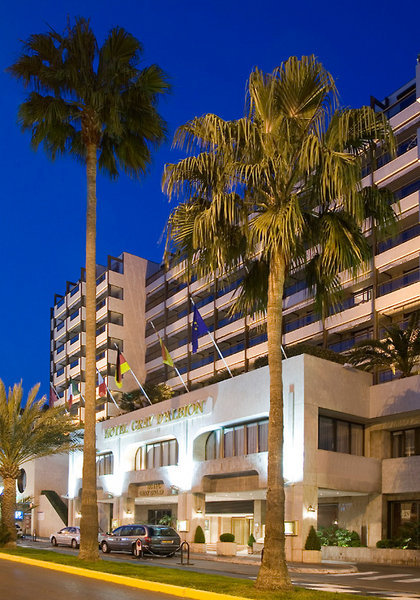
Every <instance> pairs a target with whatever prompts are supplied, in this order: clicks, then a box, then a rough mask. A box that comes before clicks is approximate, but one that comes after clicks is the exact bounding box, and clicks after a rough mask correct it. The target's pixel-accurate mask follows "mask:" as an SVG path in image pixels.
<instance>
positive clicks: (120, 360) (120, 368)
mask: <svg viewBox="0 0 420 600" xmlns="http://www.w3.org/2000/svg"><path fill="white" fill-rule="evenodd" d="M130 369H131V367H130V365H129V364H128V362H127V361H126V360H125V358H124V356H123V355H122V354H121V352H120V349H119V348H118V352H117V366H116V367H115V383H116V384H117V387H119V388H121V387H122V376H123V375H124V373H127V371H130Z"/></svg>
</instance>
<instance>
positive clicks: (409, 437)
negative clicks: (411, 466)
mask: <svg viewBox="0 0 420 600" xmlns="http://www.w3.org/2000/svg"><path fill="white" fill-rule="evenodd" d="M415 453H416V431H415V429H406V431H405V456H414V454H415Z"/></svg>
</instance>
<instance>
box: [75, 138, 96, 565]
mask: <svg viewBox="0 0 420 600" xmlns="http://www.w3.org/2000/svg"><path fill="white" fill-rule="evenodd" d="M96 152H97V149H96V145H95V144H88V145H87V159H86V177H87V216H86V387H85V432H84V444H83V489H82V507H81V512H82V518H81V521H80V552H79V558H82V559H84V560H97V559H98V555H99V552H98V504H97V494H96V433H95V424H96Z"/></svg>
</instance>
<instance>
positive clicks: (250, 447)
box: [246, 423, 258, 454]
mask: <svg viewBox="0 0 420 600" xmlns="http://www.w3.org/2000/svg"><path fill="white" fill-rule="evenodd" d="M246 433H247V454H254V453H255V452H258V446H257V434H258V425H257V424H256V423H250V424H249V425H247V428H246Z"/></svg>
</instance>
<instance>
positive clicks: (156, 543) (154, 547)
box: [99, 525, 181, 556]
mask: <svg viewBox="0 0 420 600" xmlns="http://www.w3.org/2000/svg"><path fill="white" fill-rule="evenodd" d="M138 539H139V540H140V541H141V543H142V549H143V551H144V552H146V553H147V554H160V555H165V556H172V555H173V554H175V552H176V551H177V550H178V548H179V546H180V545H181V539H180V537H179V535H178V534H177V532H176V531H175V529H172V527H167V526H166V525H122V526H121V527H117V529H114V531H113V532H112V533H108V534H106V535H101V536H100V538H99V545H100V548H101V550H102V552H104V553H108V552H111V551H114V550H116V551H122V552H131V553H132V554H134V549H135V546H136V541H137V540H138Z"/></svg>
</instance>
